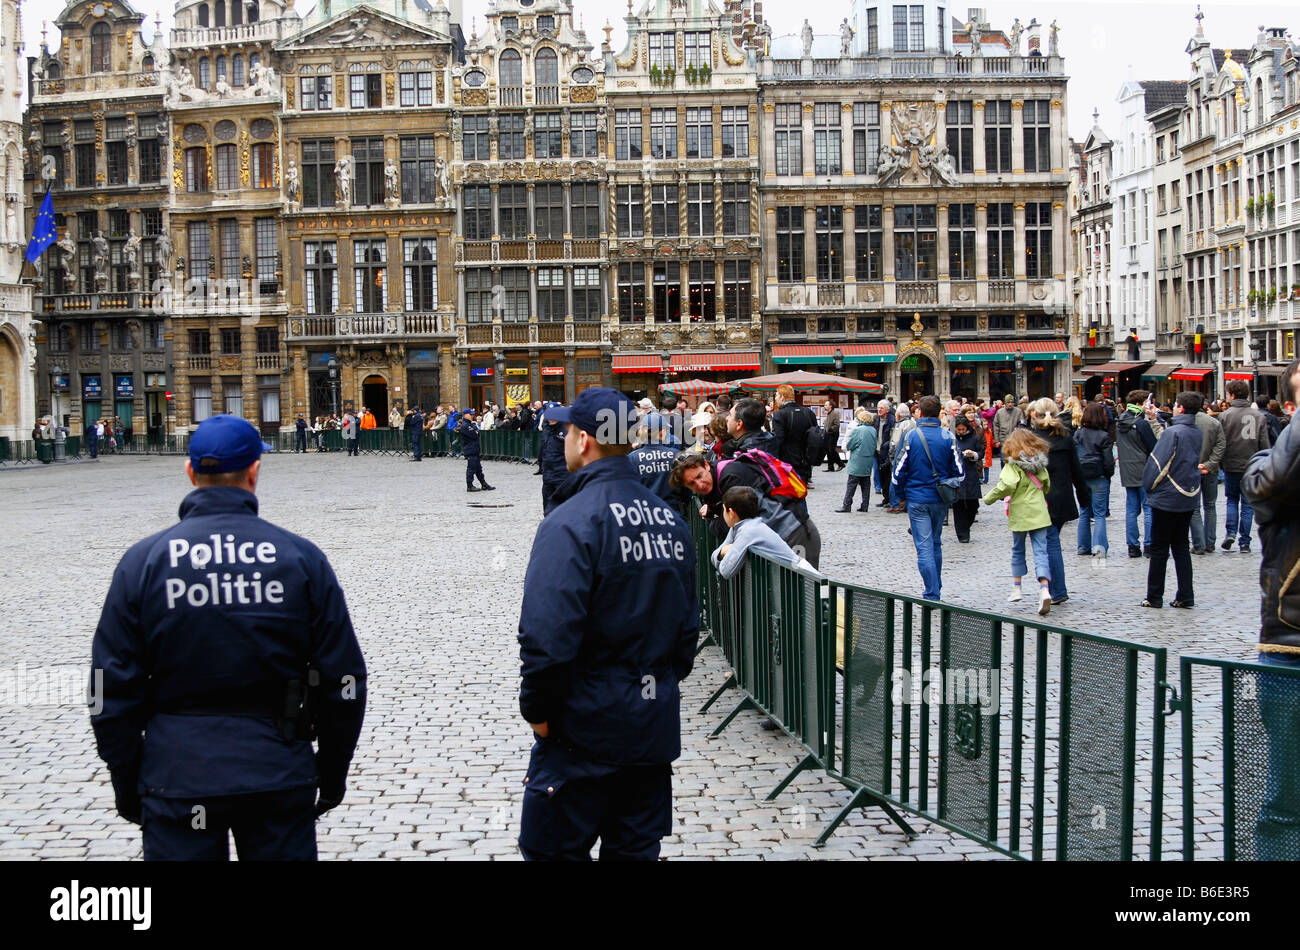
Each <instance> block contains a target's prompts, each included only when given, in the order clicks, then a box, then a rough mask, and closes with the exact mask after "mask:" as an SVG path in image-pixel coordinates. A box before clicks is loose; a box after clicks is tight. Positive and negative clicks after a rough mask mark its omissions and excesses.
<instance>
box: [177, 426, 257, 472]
mask: <svg viewBox="0 0 1300 950" xmlns="http://www.w3.org/2000/svg"><path fill="white" fill-rule="evenodd" d="M270 451H271V446H269V445H267V444H266V443H265V442H263V441H262V437H261V436H260V435H258V434H257V429H255V428H254V427H253V424H252V423H251V422H249V421H248V420H247V419H241V418H239V416H229V415H226V416H209V417H208V418H207V419H204V420H203V421H202V422H200V423H199V427H198V428H197V429H195V430H194V434H193V435H191V436H190V464H191V465H193V466H194V471H195V472H198V473H199V474H201V475H203V474H207V475H212V474H219V473H221V472H237V471H239V470H240V469H243V468H248V466H250V465H252V464H253V463H254V462H256V461H257V460H258V459H259V458H261V457H262V453H263V452H270Z"/></svg>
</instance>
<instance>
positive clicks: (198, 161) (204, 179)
mask: <svg viewBox="0 0 1300 950" xmlns="http://www.w3.org/2000/svg"><path fill="white" fill-rule="evenodd" d="M185 190H186V191H187V192H189V193H190V194H197V193H200V192H204V191H207V190H208V150H207V149H205V148H187V149H186V150H185Z"/></svg>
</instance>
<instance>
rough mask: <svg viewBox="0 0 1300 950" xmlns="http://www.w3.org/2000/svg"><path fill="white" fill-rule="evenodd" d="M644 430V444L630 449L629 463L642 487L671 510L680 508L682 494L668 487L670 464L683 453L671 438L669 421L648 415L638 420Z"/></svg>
mask: <svg viewBox="0 0 1300 950" xmlns="http://www.w3.org/2000/svg"><path fill="white" fill-rule="evenodd" d="M641 427H642V428H643V429H645V440H644V442H643V443H642V444H641V445H640V446H638V447H637V448H635V449H633V450H632V452H631V453H630V454H629V455H628V461H630V462H631V463H632V467H633V468H635V469H636V471H637V477H638V478H640V479H641V484H642V485H644V486H645V487H646V488H648V489H650V490H651V491H652V492H654V493H655V494H656V495H658V496H659V497H660V498H662V499H663V500H664V501H666V502H668V503H669V504H670V505H672V506H673V507H674V508H680V507H681V501H682V495H681V492H679V491H677V489H675V488H673V487H672V486H671V485H670V484H668V476H669V475H670V474H671V473H672V470H673V461H674V460H675V459H676V458H677V456H679V455H681V454H682V444H681V442H679V441H678V440H677V437H676V436H675V435H673V432H672V426H671V425H670V424H669V422H668V420H667V419H665V418H664V417H663V416H661V415H659V413H657V412H648V413H646V415H645V418H644V419H642V420H641Z"/></svg>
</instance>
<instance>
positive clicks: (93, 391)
mask: <svg viewBox="0 0 1300 950" xmlns="http://www.w3.org/2000/svg"><path fill="white" fill-rule="evenodd" d="M81 391H82V393H84V394H85V397H86V398H87V399H100V398H102V397H103V395H104V387H103V384H102V383H101V382H100V379H99V377H98V376H83V377H81Z"/></svg>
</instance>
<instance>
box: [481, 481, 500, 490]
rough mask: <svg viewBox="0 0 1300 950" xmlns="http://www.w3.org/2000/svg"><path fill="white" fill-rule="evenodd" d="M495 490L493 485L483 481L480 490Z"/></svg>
mask: <svg viewBox="0 0 1300 950" xmlns="http://www.w3.org/2000/svg"><path fill="white" fill-rule="evenodd" d="M496 490H497V489H496V486H495V485H489V484H488V483H487V482H484V483H483V488H482V491H496Z"/></svg>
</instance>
